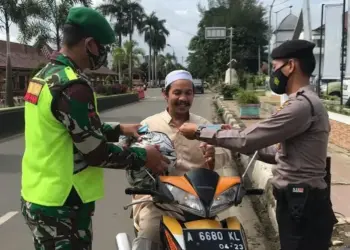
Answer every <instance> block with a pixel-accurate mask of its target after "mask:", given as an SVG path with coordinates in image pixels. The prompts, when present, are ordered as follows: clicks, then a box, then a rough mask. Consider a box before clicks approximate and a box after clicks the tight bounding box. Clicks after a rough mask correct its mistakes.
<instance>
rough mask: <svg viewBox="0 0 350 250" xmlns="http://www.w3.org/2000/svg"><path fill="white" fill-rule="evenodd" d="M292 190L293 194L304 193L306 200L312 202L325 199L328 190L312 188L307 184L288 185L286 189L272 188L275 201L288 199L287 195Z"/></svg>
mask: <svg viewBox="0 0 350 250" xmlns="http://www.w3.org/2000/svg"><path fill="white" fill-rule="evenodd" d="M301 185H302V187H301ZM293 188H294V191H295V193H306V195H307V196H308V198H309V199H312V200H319V199H324V198H327V191H328V190H327V189H326V188H325V189H319V188H314V187H311V186H310V185H308V184H290V185H289V186H288V187H285V188H276V187H273V195H274V196H275V199H276V200H283V199H286V198H288V193H289V192H293ZM302 188H304V190H302ZM291 189H292V190H291Z"/></svg>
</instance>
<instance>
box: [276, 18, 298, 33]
mask: <svg viewBox="0 0 350 250" xmlns="http://www.w3.org/2000/svg"><path fill="white" fill-rule="evenodd" d="M297 23H298V17H297V16H295V15H293V14H292V13H291V14H289V15H288V16H286V17H285V18H284V19H283V20H282V21H281V22H280V24H279V25H278V28H277V29H276V30H275V32H278V31H294V29H295V27H296V25H297Z"/></svg>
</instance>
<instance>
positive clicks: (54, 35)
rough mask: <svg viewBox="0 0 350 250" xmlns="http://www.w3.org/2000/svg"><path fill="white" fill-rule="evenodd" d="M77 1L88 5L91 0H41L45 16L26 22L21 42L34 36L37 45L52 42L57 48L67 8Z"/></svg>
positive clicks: (60, 39)
mask: <svg viewBox="0 0 350 250" xmlns="http://www.w3.org/2000/svg"><path fill="white" fill-rule="evenodd" d="M77 3H81V4H83V5H84V6H90V5H91V3H92V0H60V1H59V2H58V0H45V1H42V4H43V5H42V8H43V9H44V11H45V16H44V17H43V18H41V19H37V20H35V21H33V22H30V23H27V24H26V25H27V27H26V32H24V33H22V34H21V35H22V36H21V40H22V41H23V42H28V41H31V40H32V39H33V38H35V40H36V44H37V46H41V45H42V44H44V43H53V44H56V48H57V50H59V49H60V48H61V41H62V34H61V32H62V28H63V25H64V23H65V21H66V18H67V15H68V12H69V9H70V8H71V7H73V6H74V4H77Z"/></svg>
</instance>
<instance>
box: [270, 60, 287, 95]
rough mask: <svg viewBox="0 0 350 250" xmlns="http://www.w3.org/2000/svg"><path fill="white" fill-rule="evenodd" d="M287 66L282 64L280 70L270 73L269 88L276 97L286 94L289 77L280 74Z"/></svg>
mask: <svg viewBox="0 0 350 250" xmlns="http://www.w3.org/2000/svg"><path fill="white" fill-rule="evenodd" d="M286 65H288V62H286V63H284V64H283V65H282V66H281V67H280V68H278V69H277V70H276V71H274V72H272V73H271V76H270V88H271V90H272V91H273V92H275V93H276V94H278V95H282V94H285V93H286V88H287V84H288V80H289V77H290V76H291V74H289V76H285V75H284V74H283V72H282V69H283V68H284V67H285V66H286Z"/></svg>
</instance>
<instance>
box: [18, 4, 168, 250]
mask: <svg viewBox="0 0 350 250" xmlns="http://www.w3.org/2000/svg"><path fill="white" fill-rule="evenodd" d="M113 42H115V34H114V31H113V29H112V28H111V27H110V25H109V23H108V22H107V20H106V19H105V18H104V17H103V16H102V15H101V14H100V13H98V12H97V11H95V10H93V9H91V8H85V7H77V8H72V9H70V11H69V14H68V17H67V21H66V24H65V25H64V27H63V46H62V49H61V50H60V51H59V52H58V53H56V54H54V55H52V58H51V61H50V62H49V63H48V64H47V65H46V66H45V67H44V68H43V69H42V70H41V71H40V72H38V73H37V74H36V75H35V76H34V78H33V79H31V82H30V83H29V86H28V90H27V93H26V95H25V97H24V99H25V102H26V103H25V152H24V156H23V161H22V190H21V196H22V204H21V210H22V214H23V216H24V218H25V221H26V223H27V224H28V226H29V228H30V230H31V231H32V234H33V238H34V246H35V249H37V250H39V249H41V250H54V249H62V250H68V249H70V250H71V249H74V250H90V249H91V246H92V216H93V213H94V210H95V201H96V200H99V199H101V198H103V196H104V185H103V168H111V169H134V168H139V167H140V166H146V167H148V168H151V169H152V171H156V172H157V169H158V168H159V167H160V166H162V161H163V160H164V161H168V160H167V159H166V158H164V157H163V156H162V155H161V154H160V152H158V150H157V149H156V148H155V147H153V146H148V147H146V148H139V147H132V148H122V147H119V146H118V145H116V144H115V143H114V142H117V141H118V138H119V135H121V134H123V135H130V136H137V130H138V128H139V127H140V125H138V124H134V125H121V124H119V123H117V122H115V123H102V122H101V120H100V117H99V114H98V110H97V102H96V94H95V92H94V90H93V88H92V86H91V83H90V81H89V79H87V77H86V76H85V75H84V74H83V70H84V69H87V68H90V69H92V70H96V69H98V68H99V67H101V66H102V65H103V64H104V63H105V61H106V58H107V52H106V48H105V45H107V44H111V43H113Z"/></svg>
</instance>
